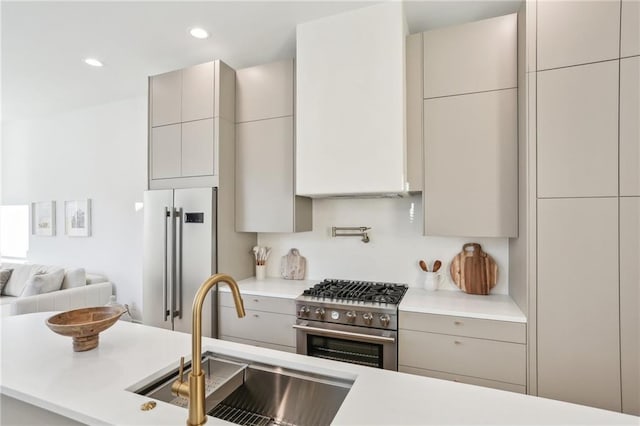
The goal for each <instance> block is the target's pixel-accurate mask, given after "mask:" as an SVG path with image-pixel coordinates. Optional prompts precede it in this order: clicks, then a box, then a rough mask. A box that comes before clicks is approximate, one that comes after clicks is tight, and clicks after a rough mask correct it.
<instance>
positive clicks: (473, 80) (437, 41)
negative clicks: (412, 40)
mask: <svg viewBox="0 0 640 426" xmlns="http://www.w3.org/2000/svg"><path fill="white" fill-rule="evenodd" d="M516 34H517V15H516V14H515V13H514V14H511V15H505V16H499V17H497V18H491V19H485V20H482V21H476V22H471V23H467V24H463V25H457V26H453V27H446V28H443V29H437V30H432V31H427V32H425V33H424V97H425V98H433V97H438V96H449V95H460V94H463V93H474V92H482V91H487V90H498V89H508V88H513V87H516V85H517V79H516V64H517V61H516V55H517V41H516V39H517V37H516Z"/></svg>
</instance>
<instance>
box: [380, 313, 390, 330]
mask: <svg viewBox="0 0 640 426" xmlns="http://www.w3.org/2000/svg"><path fill="white" fill-rule="evenodd" d="M389 321H391V317H390V316H389V315H387V314H382V315H380V324H382V326H383V327H389Z"/></svg>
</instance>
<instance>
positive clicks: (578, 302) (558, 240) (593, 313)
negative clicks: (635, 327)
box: [537, 197, 621, 411]
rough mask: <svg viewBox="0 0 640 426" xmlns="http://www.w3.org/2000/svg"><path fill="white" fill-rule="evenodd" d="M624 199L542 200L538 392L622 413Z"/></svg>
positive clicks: (539, 263)
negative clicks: (620, 228)
mask: <svg viewBox="0 0 640 426" xmlns="http://www.w3.org/2000/svg"><path fill="white" fill-rule="evenodd" d="M617 253H618V199H617V198H616V197H613V198H572V199H541V200H539V201H538V283H537V289H538V300H537V308H538V309H537V310H538V318H537V327H538V330H537V342H538V354H537V355H538V363H537V366H538V395H539V396H543V397H545V398H552V399H559V400H563V401H569V402H574V403H578V404H584V405H590V406H594V407H600V408H605V409H608V410H615V411H620V409H621V401H620V338H619V327H620V318H619V313H620V311H619V299H618V282H619V280H618V268H617V267H616V265H617V264H618V255H617Z"/></svg>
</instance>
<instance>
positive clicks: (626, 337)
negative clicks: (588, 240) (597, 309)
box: [620, 197, 640, 416]
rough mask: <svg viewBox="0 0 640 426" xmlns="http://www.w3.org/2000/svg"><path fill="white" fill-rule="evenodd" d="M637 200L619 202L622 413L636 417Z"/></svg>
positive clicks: (639, 328)
mask: <svg viewBox="0 0 640 426" xmlns="http://www.w3.org/2000/svg"><path fill="white" fill-rule="evenodd" d="M639 312H640V197H623V198H620V338H621V340H620V355H621V361H622V411H623V412H624V413H627V414H634V415H636V416H640V313H639Z"/></svg>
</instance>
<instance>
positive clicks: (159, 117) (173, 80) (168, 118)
mask: <svg viewBox="0 0 640 426" xmlns="http://www.w3.org/2000/svg"><path fill="white" fill-rule="evenodd" d="M149 96H150V98H151V99H150V103H149V107H150V108H151V114H150V115H151V127H157V126H164V125H166V124H175V123H179V122H180V121H181V120H182V118H181V117H182V113H181V104H182V72H181V71H180V70H178V71H171V72H167V73H164V74H160V75H156V76H154V77H152V78H150V80H149Z"/></svg>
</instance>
